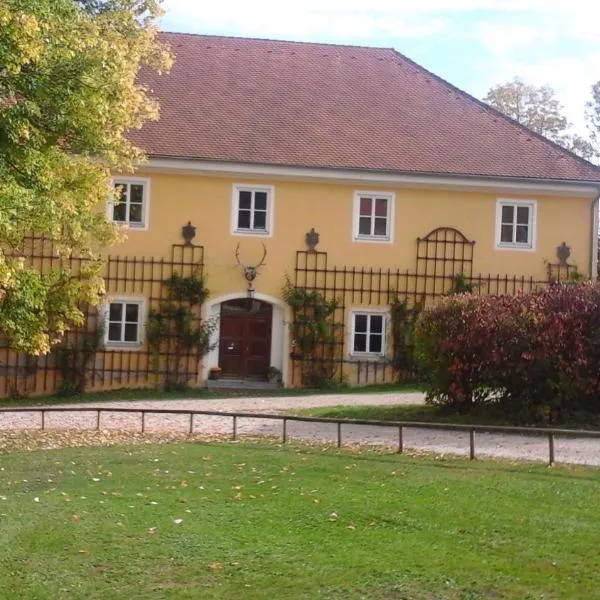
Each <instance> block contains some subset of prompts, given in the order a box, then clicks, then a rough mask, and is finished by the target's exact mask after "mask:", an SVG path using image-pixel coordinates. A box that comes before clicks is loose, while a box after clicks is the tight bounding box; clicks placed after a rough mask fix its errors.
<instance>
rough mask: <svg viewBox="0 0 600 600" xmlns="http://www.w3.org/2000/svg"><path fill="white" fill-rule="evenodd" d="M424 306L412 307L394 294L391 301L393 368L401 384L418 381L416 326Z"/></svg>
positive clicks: (415, 305)
mask: <svg viewBox="0 0 600 600" xmlns="http://www.w3.org/2000/svg"><path fill="white" fill-rule="evenodd" d="M421 310H422V306H421V304H420V303H416V304H414V305H413V306H410V305H409V304H408V302H407V301H406V300H402V299H400V298H399V297H398V296H397V295H396V294H395V293H393V296H392V299H391V301H390V321H391V327H390V329H391V337H392V360H391V362H392V366H393V368H394V372H395V374H396V379H397V380H398V381H400V382H405V381H414V380H415V379H418V374H417V361H416V359H415V355H414V331H415V324H416V322H417V319H418V317H419V314H420V313H421Z"/></svg>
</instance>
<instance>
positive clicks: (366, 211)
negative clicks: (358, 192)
mask: <svg viewBox="0 0 600 600" xmlns="http://www.w3.org/2000/svg"><path fill="white" fill-rule="evenodd" d="M372 203H373V201H372V199H371V198H361V199H360V214H361V215H370V214H371V205H372Z"/></svg>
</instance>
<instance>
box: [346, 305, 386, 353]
mask: <svg viewBox="0 0 600 600" xmlns="http://www.w3.org/2000/svg"><path fill="white" fill-rule="evenodd" d="M351 318H352V337H351V339H350V353H351V354H353V355H363V354H364V355H371V356H383V355H384V354H385V328H386V313H384V312H372V311H362V310H361V311H353V312H352V316H351Z"/></svg>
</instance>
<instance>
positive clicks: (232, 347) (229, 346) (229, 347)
mask: <svg viewBox="0 0 600 600" xmlns="http://www.w3.org/2000/svg"><path fill="white" fill-rule="evenodd" d="M227 350H235V344H234V343H233V342H231V343H230V344H228V345H227Z"/></svg>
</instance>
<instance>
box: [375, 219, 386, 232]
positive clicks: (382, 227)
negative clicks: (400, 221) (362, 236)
mask: <svg viewBox="0 0 600 600" xmlns="http://www.w3.org/2000/svg"><path fill="white" fill-rule="evenodd" d="M374 233H375V235H382V236H386V235H387V219H382V218H381V217H377V218H376V219H375V232H374Z"/></svg>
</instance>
